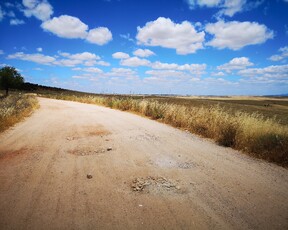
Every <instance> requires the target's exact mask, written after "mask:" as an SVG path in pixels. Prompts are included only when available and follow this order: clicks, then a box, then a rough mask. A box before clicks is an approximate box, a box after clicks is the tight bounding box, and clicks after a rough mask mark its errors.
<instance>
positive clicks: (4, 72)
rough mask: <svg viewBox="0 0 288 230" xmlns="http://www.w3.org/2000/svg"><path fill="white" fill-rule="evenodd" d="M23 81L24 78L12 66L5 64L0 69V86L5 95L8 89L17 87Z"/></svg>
mask: <svg viewBox="0 0 288 230" xmlns="http://www.w3.org/2000/svg"><path fill="white" fill-rule="evenodd" d="M23 83H24V78H23V77H22V76H21V74H20V73H19V72H18V71H17V70H16V69H15V68H14V67H10V66H5V67H3V68H1V69H0V87H1V88H3V89H4V90H5V91H6V95H5V96H6V97H7V96H8V94H9V89H18V88H20V87H21V85H22V84H23Z"/></svg>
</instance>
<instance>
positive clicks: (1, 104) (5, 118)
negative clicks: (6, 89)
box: [0, 94, 39, 132]
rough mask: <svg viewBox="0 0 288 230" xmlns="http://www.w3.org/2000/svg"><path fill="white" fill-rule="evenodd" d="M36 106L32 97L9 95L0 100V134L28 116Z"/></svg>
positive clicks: (35, 101) (36, 103) (35, 100)
mask: <svg viewBox="0 0 288 230" xmlns="http://www.w3.org/2000/svg"><path fill="white" fill-rule="evenodd" d="M38 106H39V105H38V101H37V99H36V97H35V96H33V95H25V94H24V95H9V96H8V97H4V98H0V132H2V131H4V130H5V129H7V128H9V127H10V126H12V125H14V124H15V123H17V122H19V121H21V120H22V119H23V118H24V117H27V116H29V115H30V114H31V112H32V111H33V110H34V109H36V108H38Z"/></svg>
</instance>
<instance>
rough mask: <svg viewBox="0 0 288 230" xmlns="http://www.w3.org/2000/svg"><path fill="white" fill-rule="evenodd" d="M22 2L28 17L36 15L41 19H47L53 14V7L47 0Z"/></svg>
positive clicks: (26, 0) (24, 0)
mask: <svg viewBox="0 0 288 230" xmlns="http://www.w3.org/2000/svg"><path fill="white" fill-rule="evenodd" d="M22 3H23V5H24V7H25V9H24V10H23V11H24V14H25V16H26V17H31V16H34V17H36V18H38V19H39V20H41V21H46V20H48V19H49V18H50V17H51V15H52V14H53V7H52V6H51V5H50V3H49V2H48V1H46V0H42V1H40V0H23V1H22Z"/></svg>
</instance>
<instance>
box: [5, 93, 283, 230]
mask: <svg viewBox="0 0 288 230" xmlns="http://www.w3.org/2000/svg"><path fill="white" fill-rule="evenodd" d="M39 100H40V104H41V108H40V109H39V110H38V111H37V112H35V113H34V114H33V115H32V116H31V117H30V118H28V119H26V121H25V122H22V123H20V124H18V125H17V126H16V127H14V128H12V129H10V130H8V131H6V132H4V133H3V134H1V135H0V229H29V230H30V229H288V170H286V169H283V168H281V167H278V166H275V165H272V164H268V163H265V162H262V161H258V160H254V159H251V158H249V157H247V156H245V155H243V154H239V153H238V152H236V151H234V150H231V149H228V148H222V147H219V146H217V145H215V144H213V143H212V142H210V141H207V140H202V139H200V138H198V137H195V136H193V135H191V134H188V133H186V132H184V131H180V130H177V129H174V128H171V127H169V126H166V125H164V124H160V123H157V122H155V121H151V120H149V119H146V118H142V117H139V116H136V115H133V114H129V113H125V112H120V111H115V110H112V109H108V108H103V107H98V106H95V105H87V104H80V103H73V102H67V101H56V100H51V99H44V98H40V99H39ZM109 147H111V148H112V150H111V151H107V148H109ZM87 174H91V175H92V178H91V179H88V178H87ZM135 178H136V179H137V178H138V180H135ZM131 186H134V189H138V190H139V191H133V187H131ZM143 186H144V189H143V190H142V191H141V189H142V188H143Z"/></svg>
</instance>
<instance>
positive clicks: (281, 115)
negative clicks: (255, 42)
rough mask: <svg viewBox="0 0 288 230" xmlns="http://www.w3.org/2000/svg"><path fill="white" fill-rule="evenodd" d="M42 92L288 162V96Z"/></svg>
mask: <svg viewBox="0 0 288 230" xmlns="http://www.w3.org/2000/svg"><path fill="white" fill-rule="evenodd" d="M42 95H43V96H45V97H50V98H55V99H63V100H71V101H78V102H83V103H92V104H98V105H104V106H107V107H110V108H114V109H120V110H123V111H131V112H134V113H137V114H140V115H144V116H147V117H150V118H152V119H155V120H158V121H161V122H164V123H167V124H170V125H172V126H174V127H177V128H181V129H184V130H188V131H190V132H191V133H195V134H198V135H200V136H202V137H207V138H211V139H214V140H215V141H216V142H217V143H218V144H220V145H223V146H226V147H233V148H235V149H238V150H241V151H243V152H246V153H247V154H250V155H252V156H254V157H257V158H261V159H265V160H268V161H271V162H275V163H277V164H280V165H283V166H287V165H288V126H287V117H288V99H287V98H262V97H218V98H217V97H207V98H203V97H202V98H200V97H190V98H189V97H161V96H124V95H118V96H115V95H91V94H81V93H71V92H63V93H56V94H55V93H54V94H51V93H45V94H42Z"/></svg>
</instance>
